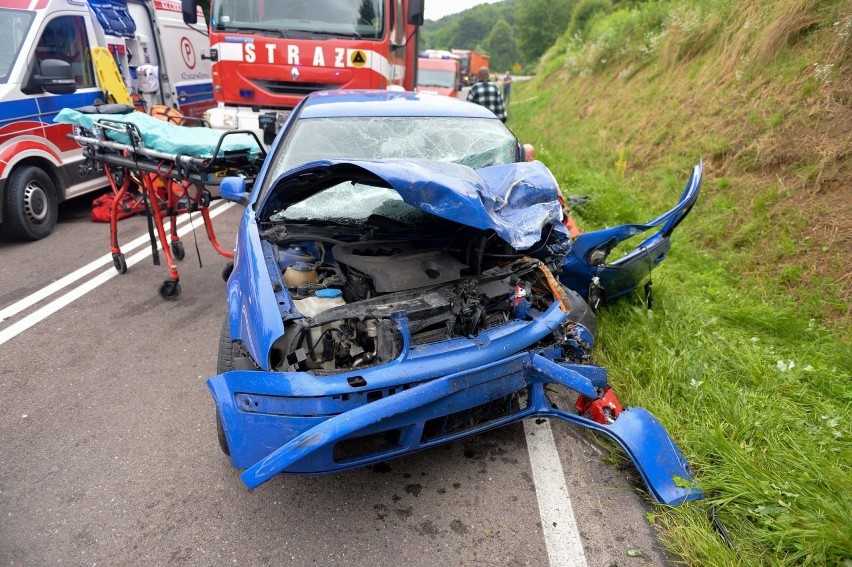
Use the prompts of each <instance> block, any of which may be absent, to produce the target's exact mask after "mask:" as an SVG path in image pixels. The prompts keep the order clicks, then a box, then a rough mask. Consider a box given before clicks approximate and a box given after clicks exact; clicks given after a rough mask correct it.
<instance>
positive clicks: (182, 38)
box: [0, 0, 214, 240]
mask: <svg viewBox="0 0 852 567" xmlns="http://www.w3.org/2000/svg"><path fill="white" fill-rule="evenodd" d="M198 17H199V21H200V22H201V23H202V24H203V21H204V19H203V14H202V13H201V10H200V8H199V10H198ZM206 33H207V31H206V28H205V26H204V25H188V24H186V23H185V22H184V19H183V15H182V12H181V3H180V2H175V1H164V0H153V1H151V0H4V1H3V2H2V3H0V231H2V233H4V234H5V235H6V236H7V237H9V238H12V239H16V240H38V239H40V238H44V237H45V236H47V235H48V234H50V233H51V232H52V231H53V228H54V226H55V224H56V220H57V216H58V205H59V203H60V202H62V201H64V200H66V199H70V198H72V197H76V196H78V195H83V194H85V193H88V192H90V191H94V190H97V189H100V188H103V187H105V186H107V180H106V177H104V175H103V172H102V171H100V170H96V171H86V170H85V169H84V168H81V167H79V166H80V165H81V164H82V161H83V152H82V148H81V147H80V146H79V145H78V144H77V143H76V142H74V141H73V140H69V139H68V138H67V134H69V133H71V126H69V125H67V124H54V123H53V117H54V116H55V115H56V114H57V113H58V112H59V111H60V110H61V109H63V108H66V107H70V108H77V107H81V106H85V105H90V104H95V103H98V102H110V99H109V97H108V95H107V93H108V92H114V91H117V90H119V89H118V88H117V86H118V87H121V88H124V89H126V90H124V96H125V97H126V96H127V95H128V94H132V97H133V98H132V100H133V102H134V104H135V105H136V106H137V108H138V109H140V110H150V109H152V108H154V107H155V106H160V107H162V106H165V107H167V108H174V109H177V110H178V111H180V113H182V114H184V115H188V116H202V115H203V113H204V111H205V110H207V109H208V108H210V107H211V106H213V105H214V101H213V86H212V82H211V70H210V62H209V61H207V60H205V59H202V58H201V53H202V48H204V47H205V46H206V45H207V36H206ZM96 47H101V48H106V50H108V55H111V56H112V60H113V62H114V66H111V69H112V75H111V76H112V77H113V78H114V80H115V81H117V82H118V85H115V84H113V85H107V84H104V83H106V80H100V79H99V78H98V77H99V76H101V77H107V76H110V75H109V73H104V72H103V58H101V59H100V60H99V59H98V58H97V57H96V55H98V53H94V54H93V49H92V48H96ZM100 53H101V54H103V53H107V52H106V51H104V50H100ZM107 59H109V57H107ZM107 62H109V61H107ZM110 65H111V64H110ZM116 69H117V70H118V73H119V74H120V79H119V78H118V77H119V75H118V74H116V72H115V71H116ZM122 82H123V83H124V85H121V83H122Z"/></svg>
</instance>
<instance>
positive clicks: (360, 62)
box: [183, 0, 423, 144]
mask: <svg viewBox="0 0 852 567" xmlns="http://www.w3.org/2000/svg"><path fill="white" fill-rule="evenodd" d="M183 4H184V6H185V9H184V14H185V15H186V18H187V21H188V22H194V21H195V14H196V2H195V0H184V2H183ZM422 23H423V0H311V1H310V2H307V1H298V2H295V1H294V2H289V1H287V2H268V1H263V0H212V1H211V2H210V53H209V58H210V60H211V61H212V62H213V85H214V95H215V97H216V102H217V103H218V105H217V107H216V108H213V109H211V110H210V112H208V114H207V116H206V118H207V120H208V122H209V123H210V125H211V126H212V127H213V128H220V129H223V130H231V129H234V128H236V129H240V130H253V131H255V132H256V133H257V134H258V136H259V137H261V139H262V140H263V141H264V142H265V143H267V144H270V143H272V140H273V138H274V137H275V134H276V133H277V132H278V130H279V129H280V128H281V125H282V124H283V123H284V121H285V120H286V119H287V115H288V114H289V113H290V111H291V110H292V109H293V108H294V107H295V106H296V105H297V104H299V101H301V100H302V98H304V97H305V96H306V95H308V94H310V93H312V92H314V91H319V90H329V89H385V88H388V87H391V86H395V87H397V88H400V87H401V88H403V89H405V90H413V89H414V86H415V84H416V82H415V76H416V73H417V34H418V33H419V27H420V25H421V24H422Z"/></svg>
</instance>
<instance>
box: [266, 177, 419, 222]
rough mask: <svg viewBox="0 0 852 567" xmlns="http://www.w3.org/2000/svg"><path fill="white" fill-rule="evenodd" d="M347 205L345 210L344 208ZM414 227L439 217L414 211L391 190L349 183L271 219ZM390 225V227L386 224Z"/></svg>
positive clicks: (314, 195)
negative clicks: (395, 224) (343, 204)
mask: <svg viewBox="0 0 852 567" xmlns="http://www.w3.org/2000/svg"><path fill="white" fill-rule="evenodd" d="M342 203H345V206H341V204H342ZM377 217H378V219H382V220H391V221H396V222H398V223H400V225H404V226H411V225H417V224H422V223H424V222H427V223H428V222H433V221H434V220H435V217H433V216H431V215H429V214H427V213H424V212H423V211H421V210H420V209H418V208H416V207H412V206H411V205H409V204H408V203H406V202H405V201H403V200H402V197H401V196H400V194H399V193H397V192H396V191H394V190H393V189H390V188H389V187H379V186H376V185H366V184H363V183H356V182H353V181H345V182H343V183H338V184H337V185H332V186H331V187H328V188H326V189H323V190H322V191H320V192H319V193H315V194H313V195H311V196H310V197H308V198H307V199H304V200H302V201H299V202H298V203H295V204H293V205H290V206H289V207H287V208H286V209H284V210H282V211H278V212H276V213H274V214H272V215H270V217H269V220H271V221H292V222H317V223H323V224H325V223H331V224H342V225H363V224H369V223H370V222H371V221H376V222H378V219H377ZM385 224H386V223H385Z"/></svg>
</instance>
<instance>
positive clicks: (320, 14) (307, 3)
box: [211, 0, 384, 39]
mask: <svg viewBox="0 0 852 567" xmlns="http://www.w3.org/2000/svg"><path fill="white" fill-rule="evenodd" d="M383 10H384V2H383V1H382V0H259V1H257V2H246V1H245V0H219V1H214V4H213V7H212V16H211V25H212V26H213V28H214V29H217V30H237V31H238V30H245V31H269V32H270V33H274V34H276V35H281V36H284V37H288V33H287V32H288V31H289V32H296V33H302V34H304V33H308V34H310V33H315V34H319V35H327V34H338V35H341V36H344V37H358V38H362V39H379V38H381V37H382V35H383V33H384V25H383V22H384V17H383V14H384V12H383Z"/></svg>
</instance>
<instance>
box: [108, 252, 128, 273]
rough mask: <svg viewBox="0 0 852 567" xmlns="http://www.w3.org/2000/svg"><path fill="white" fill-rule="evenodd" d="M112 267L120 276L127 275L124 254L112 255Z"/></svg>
mask: <svg viewBox="0 0 852 567" xmlns="http://www.w3.org/2000/svg"><path fill="white" fill-rule="evenodd" d="M112 267H113V268H115V271H116V272H118V273H119V274H124V273H127V262H126V261H125V259H124V254H123V253H121V252H119V253H118V254H113V255H112Z"/></svg>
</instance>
